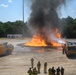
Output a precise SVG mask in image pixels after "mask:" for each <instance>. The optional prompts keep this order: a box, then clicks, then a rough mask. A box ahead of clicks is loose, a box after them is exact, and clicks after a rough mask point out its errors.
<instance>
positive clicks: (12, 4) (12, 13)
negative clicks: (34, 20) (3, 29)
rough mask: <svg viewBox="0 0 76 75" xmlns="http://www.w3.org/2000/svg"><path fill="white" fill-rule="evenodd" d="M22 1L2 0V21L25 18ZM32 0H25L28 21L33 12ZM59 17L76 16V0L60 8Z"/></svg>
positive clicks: (0, 15)
mask: <svg viewBox="0 0 76 75" xmlns="http://www.w3.org/2000/svg"><path fill="white" fill-rule="evenodd" d="M22 1H23V0H0V21H2V22H7V21H11V22H14V21H17V20H23V14H22V10H23V9H22ZM30 6H31V0H25V3H24V21H25V22H26V21H28V19H29V17H30V13H31V9H30ZM60 12H61V13H60V14H59V17H61V18H66V17H67V16H71V17H73V18H76V0H68V2H67V3H66V6H62V7H61V9H60Z"/></svg>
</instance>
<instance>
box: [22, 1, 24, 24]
mask: <svg viewBox="0 0 76 75" xmlns="http://www.w3.org/2000/svg"><path fill="white" fill-rule="evenodd" d="M22 5H23V6H22V8H23V23H24V0H23V3H22Z"/></svg>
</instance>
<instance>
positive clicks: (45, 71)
mask: <svg viewBox="0 0 76 75" xmlns="http://www.w3.org/2000/svg"><path fill="white" fill-rule="evenodd" d="M44 73H45V74H46V73H47V62H45V63H44Z"/></svg>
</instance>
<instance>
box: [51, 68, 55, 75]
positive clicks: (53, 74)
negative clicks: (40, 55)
mask: <svg viewBox="0 0 76 75" xmlns="http://www.w3.org/2000/svg"><path fill="white" fill-rule="evenodd" d="M55 72H56V71H55V69H54V67H52V75H55Z"/></svg>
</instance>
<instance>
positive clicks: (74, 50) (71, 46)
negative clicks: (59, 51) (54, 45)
mask: <svg viewBox="0 0 76 75" xmlns="http://www.w3.org/2000/svg"><path fill="white" fill-rule="evenodd" d="M64 48H65V53H66V55H67V56H71V55H76V43H75V42H66V45H64Z"/></svg>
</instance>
